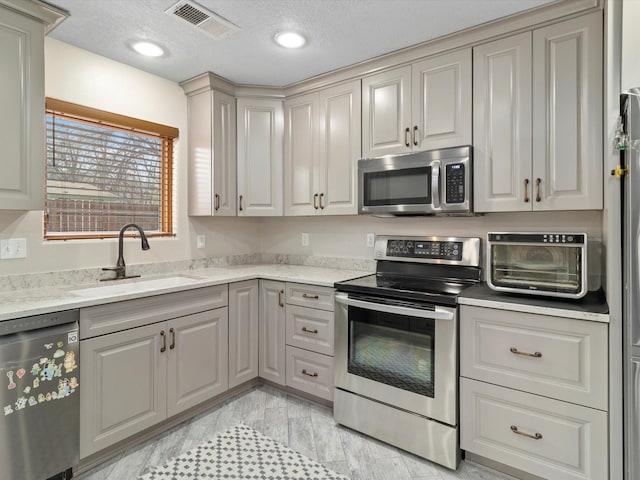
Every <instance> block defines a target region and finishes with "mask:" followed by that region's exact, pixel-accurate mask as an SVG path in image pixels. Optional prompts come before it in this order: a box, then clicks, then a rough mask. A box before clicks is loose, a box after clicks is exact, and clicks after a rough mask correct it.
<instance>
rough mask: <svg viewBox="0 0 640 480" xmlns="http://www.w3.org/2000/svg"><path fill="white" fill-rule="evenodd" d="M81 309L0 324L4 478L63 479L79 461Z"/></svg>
mask: <svg viewBox="0 0 640 480" xmlns="http://www.w3.org/2000/svg"><path fill="white" fill-rule="evenodd" d="M78 319H79V311H78V310H67V311H64V312H57V313H51V314H46V315H38V316H33V317H23V318H17V319H12V320H6V321H3V322H0V381H1V383H0V406H1V407H2V409H3V413H4V415H2V416H1V417H0V418H1V419H2V420H1V423H2V427H1V428H0V469H1V470H2V472H1V473H0V477H1V478H12V479H18V478H19V479H21V480H44V479H55V480H64V479H67V478H71V477H72V470H71V469H72V466H73V465H76V464H77V463H78V461H79V457H80V453H79V452H80V421H79V419H80V395H79V388H80V385H79V379H80V369H79V365H78V359H79V345H80V342H79V338H78Z"/></svg>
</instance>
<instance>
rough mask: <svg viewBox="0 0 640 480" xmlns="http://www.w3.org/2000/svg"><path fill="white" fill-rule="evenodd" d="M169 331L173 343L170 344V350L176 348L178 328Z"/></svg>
mask: <svg viewBox="0 0 640 480" xmlns="http://www.w3.org/2000/svg"><path fill="white" fill-rule="evenodd" d="M169 333H170V334H171V345H169V350H173V349H174V348H176V329H175V328H170V329H169Z"/></svg>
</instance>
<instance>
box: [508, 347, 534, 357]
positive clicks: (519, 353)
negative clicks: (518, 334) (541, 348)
mask: <svg viewBox="0 0 640 480" xmlns="http://www.w3.org/2000/svg"><path fill="white" fill-rule="evenodd" d="M509 350H510V351H511V353H515V354H516V355H524V356H525V357H535V358H540V357H542V354H541V353H540V352H533V353H529V352H521V351H520V350H518V349H517V348H516V347H511V348H510V349H509Z"/></svg>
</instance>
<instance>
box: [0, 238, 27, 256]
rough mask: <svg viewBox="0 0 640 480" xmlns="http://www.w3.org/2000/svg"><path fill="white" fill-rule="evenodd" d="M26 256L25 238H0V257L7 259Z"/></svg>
mask: <svg viewBox="0 0 640 480" xmlns="http://www.w3.org/2000/svg"><path fill="white" fill-rule="evenodd" d="M26 256H27V239H26V238H9V239H7V240H0V259H2V260H8V259H10V258H26Z"/></svg>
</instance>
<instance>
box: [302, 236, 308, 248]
mask: <svg viewBox="0 0 640 480" xmlns="http://www.w3.org/2000/svg"><path fill="white" fill-rule="evenodd" d="M302 246H303V247H308V246H309V234H308V233H303V234H302Z"/></svg>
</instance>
